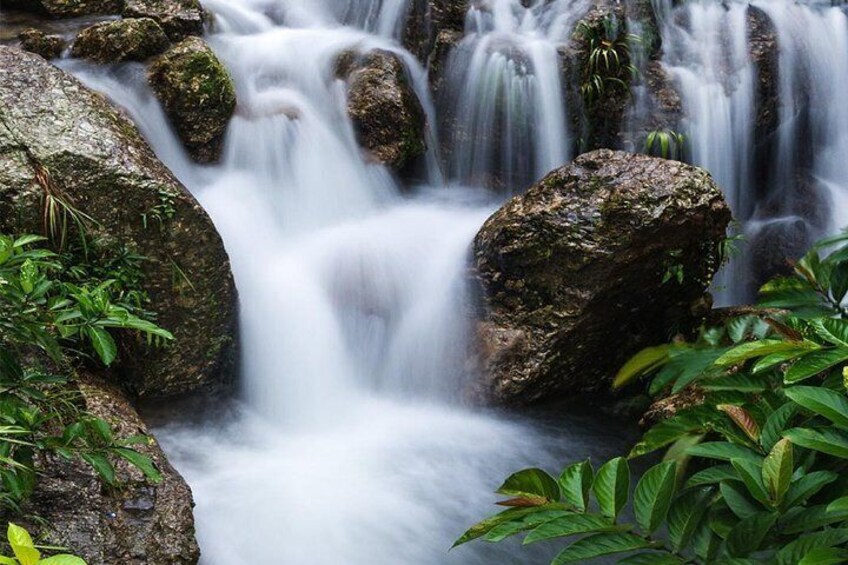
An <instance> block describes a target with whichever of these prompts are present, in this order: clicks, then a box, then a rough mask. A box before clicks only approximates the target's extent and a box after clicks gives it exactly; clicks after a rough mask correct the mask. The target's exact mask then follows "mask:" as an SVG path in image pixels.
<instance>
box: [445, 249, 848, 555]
mask: <svg viewBox="0 0 848 565" xmlns="http://www.w3.org/2000/svg"><path fill="white" fill-rule="evenodd" d="M846 296H848V235H845V234H843V235H840V236H837V237H835V238H830V239H827V240H824V241H822V242H820V243H818V244H817V245H816V246H814V248H813V249H812V250H811V251H810V252H809V253H808V254H807V255H806V256H805V257H804V258H803V259H801V260H800V261H798V263H797V264H796V265H795V274H794V275H793V276H790V277H783V278H778V279H775V280H772V281H771V282H769V283H767V284H766V285H765V286H764V287H763V288H762V289H761V302H760V306H761V308H759V309H750V310H749V312H748V313H743V314H739V315H735V316H730V317H729V319H728V320H727V321H725V322H724V323H723V324H720V325H718V326H716V327H710V328H704V329H702V331H701V332H700V335H699V336H698V339H696V340H695V341H693V342H683V341H676V342H674V343H671V344H668V345H662V346H657V347H651V348H648V349H645V350H643V351H642V352H640V353H638V354H637V355H636V356H634V357H633V358H632V359H631V360H630V361H629V362H628V363H627V364H626V365H625V366H624V367H622V369H621V370H620V371H619V373H618V375H617V377H616V380H615V386H616V387H622V386H625V385H627V384H629V383H631V382H632V381H633V380H635V379H637V378H640V377H651V378H650V384H649V392H650V393H651V394H652V395H654V396H662V397H665V396H668V395H672V396H671V397H670V398H672V399H676V403H675V404H677V406H678V407H677V408H675V409H674V410H668V411H667V412H666V413H663V414H662V415H661V417H659V418H656V419H657V420H659V421H658V422H657V423H656V424H655V425H654V426H653V427H651V428H650V429H649V430H648V431H647V432H646V433H645V434H644V436H643V437H642V440H641V441H640V442H638V443H637V444H636V445H635V446H634V448H633V450H632V451H631V453H630V454H629V458H636V457H641V456H644V455H646V454H648V453H652V452H655V451H657V450H660V449H666V454H665V457H664V460H663V462H661V463H659V464H658V465H655V466H653V467H651V468H650V469H649V470H648V471H647V472H645V473H644V474H643V476H642V478H641V479H640V480H639V482H638V484H637V486H636V489H635V492H634V495H633V498H632V500H631V499H630V496H629V494H630V488H629V487H630V481H631V475H630V470H629V465H628V463H627V460H626V459H624V458H620V457H619V458H616V459H613V460H611V461H608V462H606V463H605V464H603V465H602V466H601V467H600V468H599V469H598V471H597V472H595V471H594V470H593V469H592V466H591V465H590V464H589V463H588V462H582V463H576V464H574V465H571V466H569V467H567V468H566V469H565V470H563V472H562V473H561V474H560V475H559V477H558V478H554V477H552V476H550V475H548V474H547V473H545V472H544V471H541V470H539V469H526V470H524V471H519V472H518V473H515V474H514V475H512V476H511V477H509V478H508V479H507V480H506V482H505V483H504V484H503V485H502V486H501V488H500V489H499V490H498V492H499V493H501V494H504V495H505V496H507V497H509V498H508V499H507V500H505V501H503V502H501V503H500V504H502V505H505V506H508V507H509V508H508V509H507V510H505V511H503V512H501V513H500V514H497V515H495V516H493V517H491V518H488V519H487V520H484V521H483V522H480V523H479V524H477V525H476V526H473V527H472V528H471V529H469V530H468V531H467V532H466V533H465V534H464V535H463V536H462V537H461V538H460V539H459V540H458V541H457V544H462V543H466V542H468V541H470V540H472V539H477V538H483V539H485V540H488V541H500V540H502V539H504V538H506V537H509V536H513V535H517V534H526V535H525V538H524V543H525V544H529V543H535V542H540V541H544V540H559V541H561V540H563V539H565V538H571V540H570V543H568V544H567V546H566V547H565V548H564V549H563V550H562V551H561V552H560V553H559V554H558V555H557V556H556V557H555V558H554V560H553V563H555V564H561V563H573V562H581V563H582V562H586V561H589V560H591V559H594V558H598V557H603V556H609V555H619V556H622V557H621V559H620V561H619V563H624V564H631V565H633V564H642V563H644V564H648V563H650V564H684V563H740V564H747V563H776V564H798V563H802V564H805V565H813V564H825V563H843V562H845V561H848V482H846V479H845V470H846V468H848V398H846V388H848V368H845V365H846V363H848V312H846V311H845V308H844V306H843V304H844V302H845V299H846ZM628 505H629V506H628ZM626 508H629V510H630V512H629V515H632V516H633V517H634V519H632V520H631V519H629V518H626V517H625V516H627V515H628V513H627V512H625V509H626Z"/></svg>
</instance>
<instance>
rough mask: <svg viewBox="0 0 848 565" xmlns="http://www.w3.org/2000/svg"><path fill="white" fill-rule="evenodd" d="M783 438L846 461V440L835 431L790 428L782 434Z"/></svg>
mask: <svg viewBox="0 0 848 565" xmlns="http://www.w3.org/2000/svg"><path fill="white" fill-rule="evenodd" d="M783 437H785V438H787V439H788V440H789V441H791V442H792V443H794V444H795V445H799V446H801V447H806V448H807V449H812V450H815V451H820V452H822V453H827V454H828V455H833V456H835V457H839V458H841V459H848V438H846V436H845V434H841V433H839V432H837V431H835V430H812V429H809V428H792V429H791V430H787V431H785V432H783Z"/></svg>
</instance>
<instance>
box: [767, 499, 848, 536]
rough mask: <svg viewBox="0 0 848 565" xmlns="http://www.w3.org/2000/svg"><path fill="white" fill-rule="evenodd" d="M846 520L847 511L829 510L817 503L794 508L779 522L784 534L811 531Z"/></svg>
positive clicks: (847, 519) (847, 518)
mask: <svg viewBox="0 0 848 565" xmlns="http://www.w3.org/2000/svg"><path fill="white" fill-rule="evenodd" d="M845 521H848V511H845V510H843V511H831V510H830V509H829V508H828V506H826V505H824V504H819V505H816V506H810V507H809V508H796V509H795V511H794V512H792V513H791V514H787V515H786V516H785V517H784V519H782V520H781V522H780V531H781V532H782V533H784V534H789V535H791V534H801V533H804V532H813V531H815V530H819V529H821V528H824V527H825V526H831V525H833V524H837V523H839V522H845Z"/></svg>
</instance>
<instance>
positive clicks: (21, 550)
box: [0, 523, 86, 565]
mask: <svg viewBox="0 0 848 565" xmlns="http://www.w3.org/2000/svg"><path fill="white" fill-rule="evenodd" d="M6 538H7V541H8V543H9V547H10V548H11V549H12V552H13V553H14V555H15V556H14V557H5V556H2V555H0V564H2V565H86V563H85V561H83V560H82V559H80V558H79V557H76V556H74V555H69V554H67V553H60V554H57V555H54V556H52V557H45V558H44V559H42V558H41V551H39V550H40V549H47V550H57V549H59V548H56V547H43V546H37V545H35V544H34V543H33V541H32V537H31V536H30V535H29V532H27V531H26V530H25V529H24V528H22V527H20V526H18V525H17V524H12V523H10V524H9V527H8V529H7V530H6Z"/></svg>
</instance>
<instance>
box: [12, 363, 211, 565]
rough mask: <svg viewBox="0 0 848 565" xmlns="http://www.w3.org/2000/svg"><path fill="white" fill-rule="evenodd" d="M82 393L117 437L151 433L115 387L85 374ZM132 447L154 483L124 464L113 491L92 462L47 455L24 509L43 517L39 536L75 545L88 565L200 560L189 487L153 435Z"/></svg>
mask: <svg viewBox="0 0 848 565" xmlns="http://www.w3.org/2000/svg"><path fill="white" fill-rule="evenodd" d="M79 390H80V392H81V393H82V395H83V398H84V400H85V409H86V410H87V411H88V412H90V413H91V414H92V415H94V416H96V417H99V418H102V419H104V420H106V421H107V422H109V423H110V424H111V425H112V429H113V431H114V432H115V433H116V436H117V437H119V438H128V437H130V436H135V435H146V434H147V428H146V427H145V425H144V423H143V422H142V421H141V418H139V416H138V414H137V413H136V411H135V409H134V408H133V407H132V405H131V404H130V403H129V402H128V401H127V399H126V398H125V397H124V396H123V394H122V393H121V392H120V391H119V390H118V389H117V388H115V387H114V386H110V385H107V384H105V383H103V382H100V381H97V380H95V379H93V378H90V377H87V378H86V379H85V382H84V383H82V384H80V385H79ZM134 449H136V450H138V451H140V452H142V453H144V454H146V455H148V456H150V457H151V458H152V460H153V462H154V463H155V465H156V467H157V468H158V469H159V471H160V472H161V473H162V481H161V482H159V483H158V484H152V483H150V482H149V481H147V480H145V478H144V476H143V475H142V474H141V472H140V471H139V470H138V469H137V468H135V467H133V466H131V465H129V464H128V463H126V462H125V461H118V462H117V464H116V475H117V478H118V481H119V483H120V485H119V486H118V487H117V488H109V487H107V486H105V485H104V484H103V482H102V481H101V479H100V478H99V477H98V476H97V474H96V473H95V472H94V471H93V470H92V469H91V467H90V466H88V465H87V464H85V463H82V462H80V461H77V460H72V461H68V460H66V459H63V458H61V457H59V456H55V455H54V456H48V457H47V458H45V460H44V461H42V464H41V465H40V469H41V470H42V472H43V475H42V476H41V477H40V478H39V483H38V486H37V488H36V490H35V493H34V494H33V496H32V498H31V500H30V501H28V502H27V504H26V506H25V507H24V508H23V510H24V513H25V514H29V515H35V516H38V517H40V518H42V519H44V520H45V524H46V526H45V527H44V528H43V529H41V531H40V533H41V534H43V535H44V536H45V541H46V542H47V543H49V544H50V545H57V546H61V547H67V548H69V550H71V551H73V552H74V553H75V554H77V555H80V556H81V557H83V558H84V559H85V560H86V561H87V562H88V563H89V565H116V564H118V563H120V564H121V565H195V564H196V563H197V561H198V559H199V557H200V550H199V548H198V545H197V541H196V539H195V531H194V517H193V515H192V507H193V506H194V503H193V501H192V496H191V489H190V488H189V486H188V485H187V484H186V483H185V481H184V480H183V478H182V477H181V476H180V475H179V473H177V471H176V470H175V469H174V468H173V467H172V466H171V465H170V463H168V461H167V459H166V458H165V454H164V453H163V452H162V450H161V449H160V447H159V445H158V444H157V443H156V441H155V440H154V439H153V438H150V439H149V442H148V443H145V444H141V445H136V446H134ZM36 528H37V526H36V525H33V526H32V527H31V529H33V531H34V530H35V529H36Z"/></svg>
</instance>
